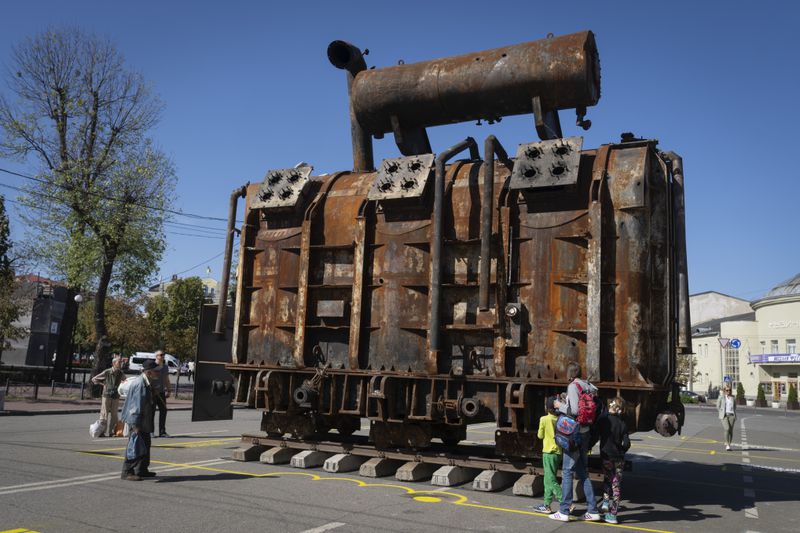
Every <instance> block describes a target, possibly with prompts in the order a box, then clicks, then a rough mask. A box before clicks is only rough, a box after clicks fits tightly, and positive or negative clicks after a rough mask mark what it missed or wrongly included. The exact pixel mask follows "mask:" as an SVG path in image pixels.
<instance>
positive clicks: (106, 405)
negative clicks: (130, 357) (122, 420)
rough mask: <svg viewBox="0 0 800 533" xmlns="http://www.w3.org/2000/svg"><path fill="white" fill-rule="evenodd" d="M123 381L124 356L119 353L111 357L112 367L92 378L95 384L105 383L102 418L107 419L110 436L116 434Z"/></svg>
mask: <svg viewBox="0 0 800 533" xmlns="http://www.w3.org/2000/svg"><path fill="white" fill-rule="evenodd" d="M123 381H125V374H124V373H123V372H122V358H121V357H120V356H119V355H115V356H114V358H113V359H111V367H110V368H106V369H105V370H103V371H102V372H100V373H99V374H97V375H96V376H95V377H93V378H92V383H94V384H95V385H99V384H100V383H102V384H103V398H102V400H101V403H100V419H101V420H105V421H106V434H107V436H109V437H113V436H114V429H115V428H116V426H117V412H118V411H119V391H118V390H117V389H118V388H119V385H120V383H122V382H123ZM100 436H101V437H103V436H104V435H100Z"/></svg>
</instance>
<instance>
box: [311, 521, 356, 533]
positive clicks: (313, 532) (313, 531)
mask: <svg viewBox="0 0 800 533" xmlns="http://www.w3.org/2000/svg"><path fill="white" fill-rule="evenodd" d="M344 525H346V524H345V523H344V522H330V523H328V524H324V525H321V526H319V527H315V528H314V529H306V530H305V531H301V532H300V533H322V532H323V531H330V530H331V529H336V528H337V527H342V526H344Z"/></svg>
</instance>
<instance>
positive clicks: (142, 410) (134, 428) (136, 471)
mask: <svg viewBox="0 0 800 533" xmlns="http://www.w3.org/2000/svg"><path fill="white" fill-rule="evenodd" d="M156 378H158V371H157V370H156V363H155V361H145V362H144V364H143V365H142V373H141V375H139V376H137V377H135V378H133V379H132V380H131V381H132V382H131V384H130V385H129V386H128V394H127V396H126V397H125V403H124V404H123V405H122V421H123V422H125V423H126V424H128V426H129V427H130V436H129V437H128V448H136V447H135V446H132V444H133V442H132V441H135V440H138V441H139V442H141V443H142V446H141V451H137V453H136V454H135V455H132V456H131V455H129V452H128V450H126V452H125V462H124V463H122V479H124V480H126V481H141V480H142V479H143V478H146V477H155V475H156V474H155V472H150V470H149V467H150V433H151V432H152V431H153V390H152V385H151V384H152V381H153V380H154V379H156Z"/></svg>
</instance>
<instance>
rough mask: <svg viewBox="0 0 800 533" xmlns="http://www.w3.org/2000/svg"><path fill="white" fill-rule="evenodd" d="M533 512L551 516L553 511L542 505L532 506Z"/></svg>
mask: <svg viewBox="0 0 800 533" xmlns="http://www.w3.org/2000/svg"><path fill="white" fill-rule="evenodd" d="M533 510H534V511H536V512H537V513H545V514H551V513H552V512H553V510H552V509H550V506H549V505H545V504H543V503H540V504H539V505H536V506H534V508H533Z"/></svg>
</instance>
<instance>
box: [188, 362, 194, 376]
mask: <svg viewBox="0 0 800 533" xmlns="http://www.w3.org/2000/svg"><path fill="white" fill-rule="evenodd" d="M189 379H190V380H193V379H194V361H189Z"/></svg>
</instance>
